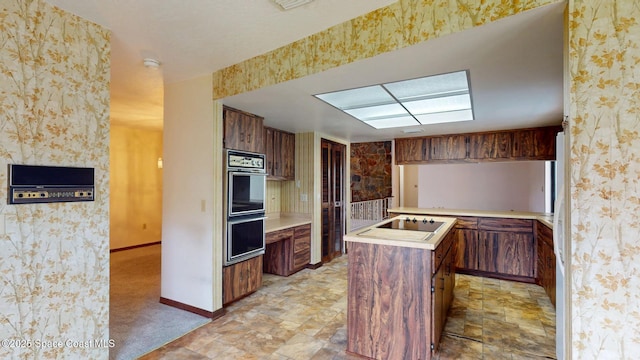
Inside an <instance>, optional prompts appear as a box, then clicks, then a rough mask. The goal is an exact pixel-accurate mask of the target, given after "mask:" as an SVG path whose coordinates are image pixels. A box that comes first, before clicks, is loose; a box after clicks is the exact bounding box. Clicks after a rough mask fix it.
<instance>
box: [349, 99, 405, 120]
mask: <svg viewBox="0 0 640 360" xmlns="http://www.w3.org/2000/svg"><path fill="white" fill-rule="evenodd" d="M344 112H346V113H347V114H349V115H351V116H353V117H354V118H356V119H358V120H361V121H365V120H374V119H380V118H388V117H398V116H401V115H408V116H410V114H409V113H408V112H407V110H405V109H404V108H403V107H402V106H401V105H400V104H398V103H394V104H388V105H378V106H369V107H362V108H355V109H350V110H345V111H344ZM413 121H414V123H415V119H414V120H413Z"/></svg>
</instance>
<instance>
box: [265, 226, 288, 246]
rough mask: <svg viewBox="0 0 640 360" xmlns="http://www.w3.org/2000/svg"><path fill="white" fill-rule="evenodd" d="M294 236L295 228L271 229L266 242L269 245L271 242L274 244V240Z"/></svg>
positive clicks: (266, 235)
mask: <svg viewBox="0 0 640 360" xmlns="http://www.w3.org/2000/svg"><path fill="white" fill-rule="evenodd" d="M292 237H293V229H284V230H278V231H271V232H268V233H266V234H265V239H264V242H265V244H266V245H269V244H273V243H274V242H278V241H281V240H285V239H290V238H292Z"/></svg>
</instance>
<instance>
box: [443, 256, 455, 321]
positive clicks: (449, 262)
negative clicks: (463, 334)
mask: <svg viewBox="0 0 640 360" xmlns="http://www.w3.org/2000/svg"><path fill="white" fill-rule="evenodd" d="M455 251H456V249H455V245H454V246H452V247H451V249H450V250H449V253H447V256H446V257H445V259H444V262H443V264H442V266H443V267H444V295H443V299H442V302H443V305H442V307H443V317H444V320H443V322H442V323H443V324H442V326H443V327H444V325H445V324H446V319H447V314H448V313H449V308H450V307H451V304H452V303H453V290H454V288H455V286H456V276H455V264H454V259H455Z"/></svg>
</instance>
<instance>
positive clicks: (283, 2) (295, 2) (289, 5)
mask: <svg viewBox="0 0 640 360" xmlns="http://www.w3.org/2000/svg"><path fill="white" fill-rule="evenodd" d="M312 1H313V0H273V2H275V3H276V4H278V5H280V7H281V8H282V10H291V9H293V8H296V7H298V6H302V5H304V4H308V3H310V2H312Z"/></svg>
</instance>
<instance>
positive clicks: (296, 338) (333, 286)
mask: <svg viewBox="0 0 640 360" xmlns="http://www.w3.org/2000/svg"><path fill="white" fill-rule="evenodd" d="M346 293H347V256H342V257H340V258H338V259H335V260H333V261H332V262H331V263H329V264H325V265H324V266H322V267H320V268H318V269H316V270H309V269H305V270H302V271H300V272H298V273H296V274H294V275H291V276H289V277H280V276H275V275H269V274H265V275H264V279H263V286H262V287H261V288H260V290H258V291H257V292H255V293H254V294H252V295H250V296H248V297H246V298H244V299H242V300H239V301H236V302H235V303H233V304H231V305H230V306H229V307H227V308H226V310H227V313H226V314H225V315H224V316H222V317H221V318H219V319H216V320H215V321H212V322H211V323H208V324H206V325H205V326H203V327H201V328H198V329H196V330H194V331H193V332H191V333H189V334H187V335H185V336H183V337H182V338H180V339H177V340H175V341H173V342H171V343H169V344H167V345H165V346H163V347H161V348H160V349H157V350H155V351H153V352H151V353H149V354H147V355H145V356H143V357H142V358H141V359H144V360H152V359H186V360H188V359H195V360H201V359H225V360H226V359H261V360H262V359H264V360H267V359H280V360H292V359H293V360H297V359H300V360H307V359H312V360H313V359H359V358H358V357H355V356H350V355H347V354H346V353H345V349H346V344H347V342H346V336H347V333H346V309H347V297H346ZM440 344H441V345H440V350H439V351H438V353H436V354H435V355H434V357H433V358H434V359H437V360H438V359H439V360H445V359H491V360H493V359H512V360H516V359H518V360H519V359H554V358H555V311H554V308H553V306H552V305H551V302H550V301H549V298H548V297H547V296H546V294H545V292H544V290H543V289H542V287H540V286H537V285H532V284H522V283H517V282H512V281H503V280H494V279H488V278H481V277H474V276H467V275H460V274H458V275H456V287H455V299H454V302H453V305H452V307H451V310H450V312H449V315H448V320H447V325H446V327H445V331H444V334H443V336H442V339H441V343H440Z"/></svg>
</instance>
